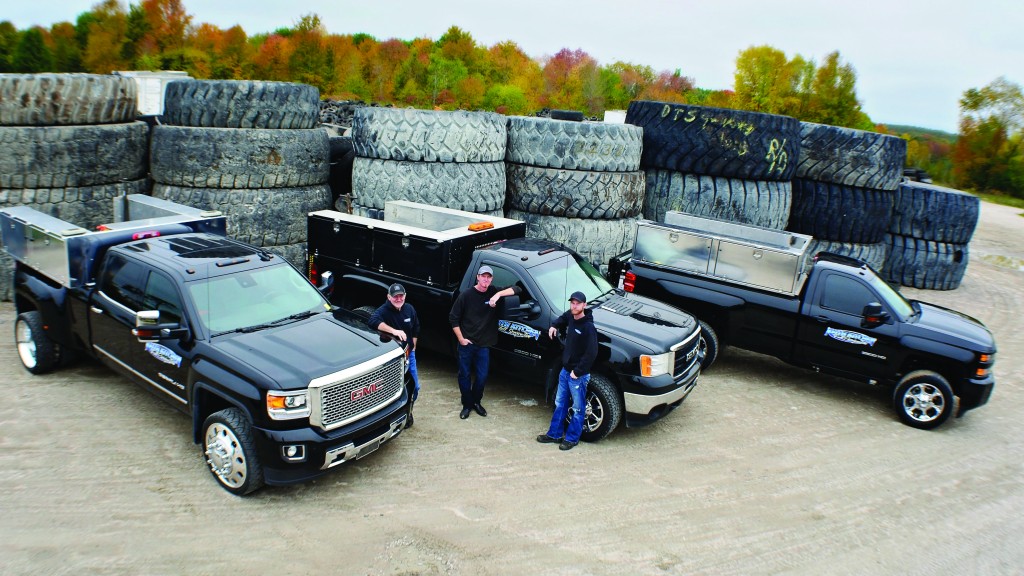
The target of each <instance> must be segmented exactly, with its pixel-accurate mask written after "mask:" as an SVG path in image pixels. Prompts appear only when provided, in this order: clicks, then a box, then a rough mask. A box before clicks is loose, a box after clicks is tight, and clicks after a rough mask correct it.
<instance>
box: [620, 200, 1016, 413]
mask: <svg viewBox="0 0 1024 576" xmlns="http://www.w3.org/2000/svg"><path fill="white" fill-rule="evenodd" d="M811 240H812V238H811V237H810V236H805V235H802V234H795V233H790V232H782V231H778V230H769V229H765V228H759V227H755V226H748V225H744V224H737V223H734V222H724V221H720V220H714V219H710V218H702V217H698V216H693V215H690V214H685V213H682V212H671V211H670V212H668V213H666V216H665V222H664V223H659V222H651V221H648V220H640V221H639V223H638V227H637V236H636V241H635V243H634V247H633V250H632V251H631V252H627V253H624V254H621V255H619V256H616V257H614V258H612V260H611V262H609V272H608V277H609V279H610V280H612V281H613V282H618V283H620V284H621V286H622V287H623V288H624V289H625V290H626V291H627V292H629V293H632V294H643V295H645V296H649V297H651V298H656V299H658V300H662V301H664V302H667V303H669V304H672V305H674V306H678V307H679V308H681V309H683V310H686V311H687V312H690V313H691V314H693V315H695V316H696V317H697V318H698V319H699V322H700V323H701V326H702V329H703V334H704V339H705V341H706V342H707V343H708V346H707V354H705V356H704V368H705V369H707V368H708V367H709V366H710V365H711V363H712V362H714V360H715V358H716V356H717V355H718V350H719V349H720V348H721V347H723V346H725V345H726V344H728V345H731V346H736V347H737V348H742V349H745V350H751V351H754V352H760V353H762V354H768V355H771V356H775V357H776V358H779V359H781V360H783V361H785V362H788V363H790V364H793V365H796V366H801V367H805V368H810V369H813V370H816V371H820V372H824V373H828V374H832V375H836V376H840V377H844V378H847V379H851V380H857V381H862V382H869V383H872V384H877V385H883V386H888V387H891V389H892V391H893V395H892V403H893V408H894V409H895V411H896V413H897V415H898V416H899V418H900V420H901V421H902V422H903V423H905V424H907V425H909V426H913V427H915V428H921V429H931V428H935V427H937V426H939V425H941V424H942V423H943V422H945V421H946V420H947V419H948V418H949V417H950V416H951V415H952V414H954V413H955V414H956V416H957V417H959V416H961V415H963V413H964V412H966V411H967V410H971V409H973V408H977V407H979V406H981V405H983V404H985V403H986V402H987V401H988V399H989V396H991V394H992V389H993V387H994V386H995V378H994V376H993V373H992V365H993V363H994V362H995V353H996V345H995V340H994V338H993V337H992V333H991V332H990V331H989V330H988V329H987V328H986V327H985V326H984V324H982V323H981V322H979V321H978V320H975V319H974V318H971V317H969V316H967V315H965V314H962V313H960V312H957V311H955V310H950V309H947V308H943V307H941V306H936V305H934V304H928V303H925V302H919V301H916V300H907V299H906V298H904V297H903V296H902V295H901V294H900V293H899V292H898V291H896V290H895V289H893V288H892V287H891V286H890V285H889V284H887V283H886V282H884V281H883V280H882V279H880V278H879V277H878V275H877V274H876V273H875V272H874V271H873V270H872V269H871V268H870V267H869V266H867V265H866V264H864V263H863V262H860V261H859V260H855V259H852V258H847V257H843V256H839V255H834V254H828V253H821V254H817V255H816V256H814V257H813V258H809V257H810V256H811V255H810V254H808V252H807V250H808V248H809V246H810V244H811Z"/></svg>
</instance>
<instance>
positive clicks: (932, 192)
mask: <svg viewBox="0 0 1024 576" xmlns="http://www.w3.org/2000/svg"><path fill="white" fill-rule="evenodd" d="M894 198H895V202H894V205H893V210H892V219H891V220H890V222H889V232H892V233H893V234H899V235H901V236H912V237H914V238H921V239H923V240H934V241H936V242H949V243H952V244H967V243H968V242H970V241H971V236H973V235H974V229H975V227H977V225H978V215H979V214H980V211H981V200H980V199H978V197H977V196H975V195H973V194H968V193H967V192H962V191H960V190H954V189H952V188H944V187H942V186H934V185H931V184H925V183H923V182H903V183H901V184H900V186H899V188H898V189H897V190H896V192H895V194H894Z"/></svg>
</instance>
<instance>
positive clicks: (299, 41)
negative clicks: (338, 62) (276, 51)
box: [288, 14, 336, 93]
mask: <svg viewBox="0 0 1024 576" xmlns="http://www.w3.org/2000/svg"><path fill="white" fill-rule="evenodd" d="M324 36H325V31H324V27H323V23H322V22H321V21H320V17H319V16H317V15H316V14H307V15H305V16H303V17H302V18H300V19H299V21H298V22H297V23H296V24H295V26H294V27H293V28H292V33H291V37H290V38H289V41H290V43H291V45H292V53H291V55H290V56H289V58H288V68H289V71H290V79H291V80H294V81H297V82H302V83H305V84H311V85H313V86H316V87H317V88H319V89H320V92H322V93H329V92H330V91H331V90H332V89H333V88H334V84H335V79H336V77H335V71H334V51H333V50H332V49H331V47H330V46H328V45H327V43H326V42H325V40H324Z"/></svg>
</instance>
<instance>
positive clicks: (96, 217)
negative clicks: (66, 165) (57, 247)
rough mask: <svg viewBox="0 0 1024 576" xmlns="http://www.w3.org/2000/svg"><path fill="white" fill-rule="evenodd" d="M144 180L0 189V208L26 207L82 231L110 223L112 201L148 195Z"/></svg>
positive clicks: (147, 183)
mask: <svg viewBox="0 0 1024 576" xmlns="http://www.w3.org/2000/svg"><path fill="white" fill-rule="evenodd" d="M148 193H149V181H148V180H147V179H145V178H140V179H139V180H129V181H126V182H116V183H114V184H99V185H96V186H80V187H72V188H24V189H18V188H10V189H4V190H0V207H4V206H22V205H23V206H29V207H32V208H35V209H36V210H39V211H40V212H44V213H46V214H49V215H50V216H53V217H54V218H60V219H61V220H65V221H67V222H74V223H75V224H78V225H79V226H82V227H83V228H86V229H92V228H95V227H96V226H99V225H100V224H105V223H108V222H113V221H114V198H116V197H118V196H124V195H125V194H148Z"/></svg>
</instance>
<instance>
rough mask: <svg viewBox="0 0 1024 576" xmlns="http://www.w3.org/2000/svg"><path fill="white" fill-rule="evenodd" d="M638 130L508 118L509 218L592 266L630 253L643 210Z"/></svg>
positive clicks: (529, 231) (625, 126)
mask: <svg viewBox="0 0 1024 576" xmlns="http://www.w3.org/2000/svg"><path fill="white" fill-rule="evenodd" d="M642 140H643V136H642V130H641V129H640V128H638V127H637V126H631V125H628V124H604V123H595V122H575V121H564V120H552V119H547V118H535V117H512V118H509V120H508V150H507V152H506V155H505V159H506V160H507V162H506V169H507V179H508V207H509V213H508V217H509V218H515V219H517V220H522V221H524V222H526V233H527V235H528V236H531V237H537V238H547V239H550V240H554V241H556V242H561V243H563V244H565V245H567V246H569V247H571V248H573V249H574V250H576V251H577V252H579V254H580V255H581V256H583V257H584V258H586V259H587V260H589V261H590V262H591V263H593V264H594V265H595V266H598V267H601V266H604V265H606V264H607V263H608V260H609V259H610V258H611V257H612V256H615V255H616V254H619V253H621V252H623V251H625V250H628V249H629V248H631V247H632V244H633V238H634V237H635V235H636V218H637V216H638V215H639V214H640V211H641V209H642V208H643V197H644V173H643V172H642V171H640V169H639V168H640V156H641V150H642V145H643V144H642Z"/></svg>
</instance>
